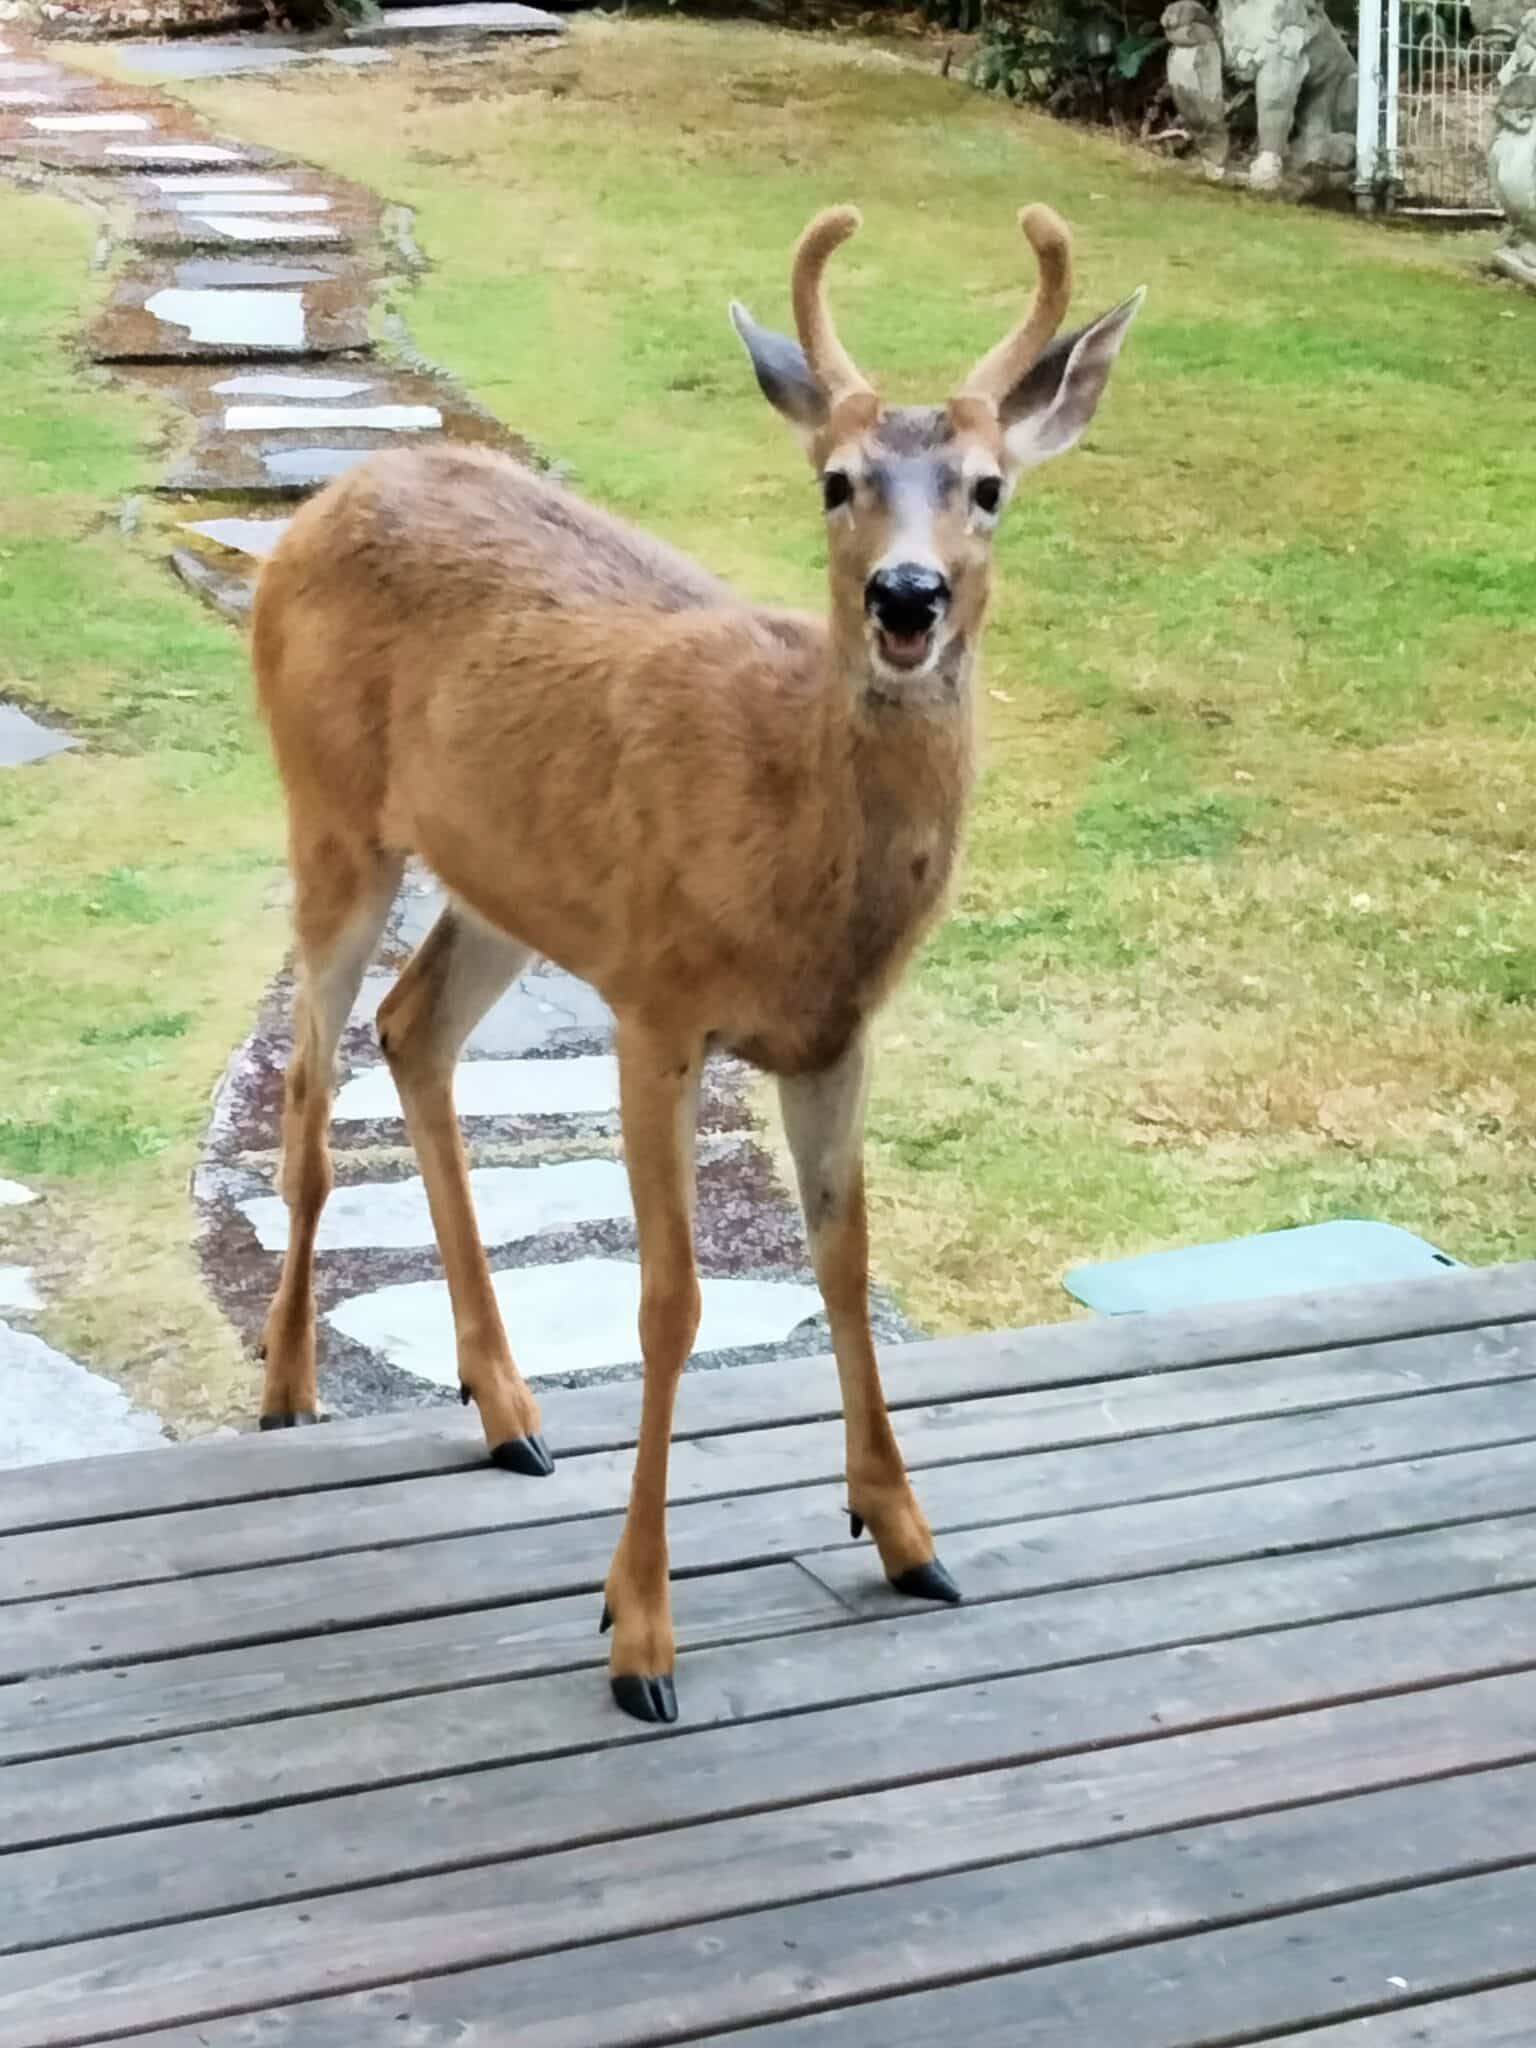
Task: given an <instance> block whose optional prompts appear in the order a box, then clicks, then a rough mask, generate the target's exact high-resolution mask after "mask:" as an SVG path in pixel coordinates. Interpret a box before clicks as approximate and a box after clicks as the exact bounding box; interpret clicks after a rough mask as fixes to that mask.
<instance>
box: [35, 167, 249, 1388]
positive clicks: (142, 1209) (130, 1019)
mask: <svg viewBox="0 0 1536 2048" xmlns="http://www.w3.org/2000/svg"><path fill="white" fill-rule="evenodd" d="M0 214H3V217H4V223H5V284H4V289H3V291H0V694H5V695H8V696H15V697H18V698H20V699H21V700H22V701H23V702H30V703H33V704H36V705H42V706H47V707H49V708H50V709H51V710H52V711H53V712H55V713H57V714H59V716H60V718H61V720H62V722H63V723H65V724H67V725H68V726H70V727H71V728H72V729H73V730H74V731H75V732H77V733H78V734H80V735H81V736H82V737H83V738H84V739H85V741H86V742H87V745H86V748H85V749H84V750H83V751H81V752H79V753H74V754H64V755H59V756H56V757H55V758H54V759H52V760H50V761H47V762H45V763H42V764H40V765H38V766H36V767H32V768H25V769H0V932H3V935H4V954H5V965H4V1028H3V1031H0V1175H5V1176H7V1177H10V1178H13V1179H18V1180H22V1181H24V1182H25V1183H26V1184H27V1185H29V1186H31V1187H33V1188H35V1189H37V1190H38V1191H39V1192H40V1193H41V1194H42V1195H44V1196H45V1197H46V1200H45V1201H43V1202H40V1203H37V1204H34V1205H33V1206H32V1207H30V1208H24V1209H4V1210H0V1263H5V1262H10V1261H23V1262H26V1263H29V1264H32V1265H34V1266H36V1267H37V1268H38V1271H39V1276H40V1284H41V1291H42V1292H43V1293H44V1295H45V1296H46V1298H47V1300H48V1303H49V1307H48V1310H47V1312H46V1313H45V1314H44V1315H43V1317H42V1318H41V1319H40V1327H41V1329H42V1331H43V1334H45V1335H46V1336H48V1337H50V1338H51V1339H53V1341H55V1342H56V1343H58V1344H60V1345H62V1346H63V1347H64V1348H65V1349H66V1350H68V1351H70V1352H71V1353H73V1354H74V1355H75V1356H77V1357H80V1358H84V1359H87V1360H89V1361H90V1362H91V1363H92V1364H94V1365H99V1366H104V1367H106V1368H108V1369H110V1370H111V1371H113V1372H114V1373H115V1374H116V1375H117V1377H118V1378H120V1379H121V1380H122V1381H123V1383H124V1384H125V1385H126V1386H127V1387H128V1388H129V1389H130V1391H131V1392H132V1393H133V1394H134V1395H135V1396H136V1397H137V1398H138V1399H140V1400H142V1401H145V1402H146V1403H149V1404H151V1405H160V1406H163V1407H167V1408H170V1409H174V1411H175V1412H176V1414H177V1415H178V1416H179V1417H180V1418H182V1419H183V1420H184V1421H186V1422H188V1423H190V1424H192V1425H194V1426H195V1425H196V1424H198V1423H203V1422H209V1421H212V1420H221V1419H223V1417H224V1416H225V1415H226V1414H227V1413H228V1412H229V1410H230V1409H231V1408H232V1407H236V1406H243V1405H246V1404H247V1402H248V1391H247V1387H246V1382H247V1381H248V1379H249V1373H248V1369H247V1368H246V1367H245V1366H244V1365H243V1364H242V1363H241V1361H240V1358H239V1356H238V1352H237V1347H236V1344H235V1340H234V1336H233V1333H232V1332H231V1331H230V1329H229V1328H228V1326H227V1325H226V1324H225V1322H224V1321H223V1318H222V1317H221V1316H219V1315H218V1314H217V1313H216V1312H215V1310H214V1309H213V1307H212V1304H211V1303H210V1302H209V1300H208V1298H207V1296H206V1294H205V1293H204V1291H203V1288H202V1284H201V1281H200V1279H199V1277H198V1273H197V1269H196V1262H195V1258H194V1255H193V1251H192V1248H191V1237H192V1211H191V1206H190V1203H189V1201H188V1199H187V1177H188V1175H189V1173H190V1171H191V1169H192V1166H193V1163H194V1161H195V1159H196V1157H197V1148H198V1140H199V1137H200V1134H201V1131H202V1127H203V1124H204V1122H205V1120H206V1117H207V1112H208V1096H209V1091H210V1089H211V1088H212V1086H213V1083H214V1081H215V1080H216V1078H217V1076H218V1074H219V1072H220V1069H221V1068H222V1066H223V1064H224V1061H225V1059H226V1058H227V1056H228V1053H229V1050H230V1048H231V1046H233V1045H234V1044H235V1043H236V1042H237V1041H238V1040H239V1039H240V1038H241V1037H242V1036H243V1035H244V1033H245V1031H246V1029H247V1028H248V1026H249V1022H250V1014H251V1005H252V1000H253V997H254V995H255V993H256V991H257V990H258V989H259V988H260V986H261V984H262V981H263V979H264V977H265V975H266V974H267V973H269V972H270V970H271V968H272V966H273V964H274V962H275V961H276V959H277V958H278V957H279V955H280V951H281V947H282V944H283V936H282V935H283V918H282V913H281V910H280V908H279V907H278V905H279V895H278V889H279V883H280V867H279V865H278V863H279V862H280V855H281V834H280V830H279V827H278V824H277V821H276V816H275V811H274V805H273V793H272V780H271V777H270V775H269V772H268V770H267V767H266V763H265V760H264V757H263V755H262V752H261V749H260V747H259V745H258V743H257V738H256V733H255V729H254V721H253V719H252V717H251V715H250V711H249V708H248V698H249V690H248V687H247V683H246V678H245V662H244V653H243V650H242V648H241V645H240V642H239V639H238V637H237V636H236V634H234V633H233V632H232V631H230V630H229V629H228V628H226V627H224V626H221V625H220V624H218V623H217V622H216V621H215V620H214V619H213V618H212V617H211V616H210V615H209V614H207V613H206V612H204V611H203V610H202V609H201V608H200V607H199V606H198V605H197V604H196V603H194V602H193V601H192V600H191V599H190V598H189V597H188V596H187V594H186V593H185V592H184V591H182V590H181V588H180V586H179V585H177V584H176V583H174V582H173V581H172V579H171V577H170V575H169V573H168V572H167V571H166V569H165V568H164V567H163V566H162V565H161V564H160V563H159V562H157V561H156V560H155V559H154V557H153V555H152V554H151V552H150V551H149V549H148V548H147V547H145V546H143V545H142V544H140V543H139V542H137V541H136V540H135V539H133V538H131V537H130V536H128V535H126V534H125V533H124V531H123V527H122V521H121V517H120V515H121V513H122V509H123V507H124V506H125V505H126V504H128V503H129V501H130V499H131V495H132V493H133V492H134V491H135V490H136V489H137V488H139V487H140V486H141V485H142V484H143V483H144V481H145V480H146V479H152V478H153V477H154V476H155V475H156V474H157V472H158V470H159V468H160V466H161V459H160V456H159V455H158V453H156V452H153V451H152V449H151V448H150V444H151V443H153V442H155V441H157V440H158V439H160V438H161V437H163V434H164V432H165V427H166V422H165V421H164V420H163V419H162V418H161V416H160V415H159V413H158V412H157V411H156V410H155V409H153V408H148V407H145V406H144V405H142V404H141V403H140V402H138V401H137V400H135V399H133V398H131V397H129V396H128V395H127V394H125V393H124V392H123V391H122V390H121V388H120V387H117V386H114V385H112V384H110V383H108V382H107V380H105V379H104V378H100V377H97V376H93V374H92V373H91V372H90V371H88V370H87V369H86V368H85V367H84V366H83V364H82V363H81V362H80V360H79V358H78V356H77V355H76V353H75V350H74V347H73V342H72V337H73V334H74V332H75V330H76V328H77V326H78V324H79V321H80V318H81V314H82V310H83V307H82V301H83V298H84V296H85V294H86V291H87V278H88V266H89V262H90V256H91V248H92V243H93V240H94V235H95V230H94V227H93V225H92V224H91V223H90V222H89V221H88V220H87V218H86V217H85V215H84V214H83V213H82V212H81V211H80V209H79V208H77V207H74V206H71V205H69V204H68V203H67V202H66V201H64V200H62V199H55V198H51V197H44V196H38V195H27V196H23V195H22V194H21V193H19V192H17V191H16V190H15V189H14V188H12V187H8V186H7V187H0ZM127 523H128V524H129V525H130V526H131V525H132V523H133V522H132V519H131V518H130V519H129V520H128V522H127Z"/></svg>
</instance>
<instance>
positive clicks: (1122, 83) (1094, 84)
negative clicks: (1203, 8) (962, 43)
mask: <svg viewBox="0 0 1536 2048" xmlns="http://www.w3.org/2000/svg"><path fill="white" fill-rule="evenodd" d="M1166 49H1167V38H1166V37H1165V36H1164V34H1163V29H1162V23H1161V21H1160V20H1159V18H1158V9H1157V7H1156V6H1155V4H1153V0H994V4H993V5H992V6H990V7H989V8H988V9H987V12H986V16H985V19H984V21H983V23H982V30H981V43H980V47H979V48H978V49H977V52H976V55H975V57H974V58H973V59H972V61H971V80H972V83H973V84H975V85H979V86H981V87H982V88H983V89H984V90H985V91H988V92H1000V93H1003V94H1005V95H1006V96H1007V97H1008V98H1009V99H1015V100H1028V101H1031V102H1032V103H1033V104H1035V105H1036V106H1042V107H1046V108H1048V109H1049V110H1050V112H1052V113H1053V114H1062V115H1072V116H1076V117H1077V118H1079V119H1086V120H1095V121H1132V120H1138V119H1139V118H1140V117H1141V115H1142V114H1143V113H1144V112H1145V111H1146V108H1147V106H1148V104H1149V103H1150V102H1151V100H1152V99H1153V98H1154V97H1155V96H1156V94H1157V93H1158V91H1159V90H1160V88H1161V86H1162V84H1163V68H1164V67H1163V59H1164V52H1165V51H1166Z"/></svg>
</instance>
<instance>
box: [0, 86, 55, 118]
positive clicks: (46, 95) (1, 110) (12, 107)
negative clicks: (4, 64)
mask: <svg viewBox="0 0 1536 2048" xmlns="http://www.w3.org/2000/svg"><path fill="white" fill-rule="evenodd" d="M67 103H68V102H67V99H66V96H65V94H63V93H62V92H59V91H57V90H52V91H50V90H44V91H41V92H28V91H27V90H26V88H25V87H23V86H10V85H8V86H5V87H4V88H3V89H0V114H8V113H19V112H23V111H25V110H26V109H28V108H32V109H39V108H43V107H61V106H65V105H67Z"/></svg>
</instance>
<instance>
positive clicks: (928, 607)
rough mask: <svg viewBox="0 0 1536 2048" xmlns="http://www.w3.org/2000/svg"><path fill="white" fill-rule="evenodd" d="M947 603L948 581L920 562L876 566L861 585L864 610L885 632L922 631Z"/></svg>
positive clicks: (926, 628)
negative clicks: (871, 574)
mask: <svg viewBox="0 0 1536 2048" xmlns="http://www.w3.org/2000/svg"><path fill="white" fill-rule="evenodd" d="M948 603H949V583H948V581H947V580H946V579H945V578H944V577H943V576H941V575H940V574H939V572H938V570H937V569H929V568H925V567H924V566H923V564H922V563H921V562H898V563H897V564H896V566H895V568H893V569H877V570H876V571H875V573H874V575H873V576H871V577H870V579H869V581H868V582H867V583H866V584H865V586H864V609H865V610H866V611H868V612H871V613H873V615H874V616H875V618H877V619H878V620H879V622H880V624H881V625H882V626H884V627H885V629H886V631H887V632H888V633H926V632H927V630H928V628H929V627H930V626H931V625H932V624H933V622H934V620H935V619H936V618H937V617H938V616H939V613H940V612H941V611H943V609H944V607H945V606H946V605H947V604H948Z"/></svg>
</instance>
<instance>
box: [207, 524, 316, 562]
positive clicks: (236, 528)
mask: <svg viewBox="0 0 1536 2048" xmlns="http://www.w3.org/2000/svg"><path fill="white" fill-rule="evenodd" d="M292 524H293V521H292V520H291V519H187V520H183V522H182V532H183V533H195V534H197V535H198V536H199V537H200V538H201V539H203V540H210V541H212V542H213V544H214V546H215V547H220V548H228V550H229V551H230V553H231V554H236V555H248V556H249V557H250V558H251V560H252V561H256V562H264V561H265V560H266V558H267V556H268V555H270V554H271V552H272V550H273V549H274V548H275V547H276V546H277V544H278V542H279V541H280V540H281V539H282V537H283V535H284V534H285V533H286V532H287V531H288V529H289V527H290V526H291V525H292Z"/></svg>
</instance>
